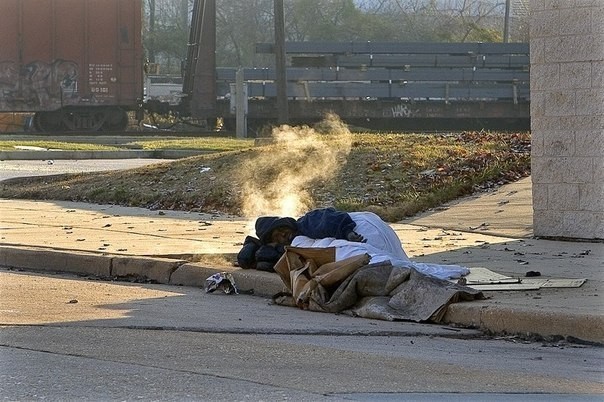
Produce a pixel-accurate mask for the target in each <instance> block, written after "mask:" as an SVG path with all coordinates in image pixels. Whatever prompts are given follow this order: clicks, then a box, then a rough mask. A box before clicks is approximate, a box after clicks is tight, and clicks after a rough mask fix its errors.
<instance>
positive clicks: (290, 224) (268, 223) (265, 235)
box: [256, 216, 298, 244]
mask: <svg viewBox="0 0 604 402" xmlns="http://www.w3.org/2000/svg"><path fill="white" fill-rule="evenodd" d="M280 227H286V228H290V229H292V230H293V231H295V232H297V231H298V225H297V224H296V220H295V219H294V218H289V217H285V218H280V217H278V216H261V217H260V218H258V219H256V237H258V238H259V239H260V241H261V242H262V243H263V244H266V243H268V242H269V241H270V238H271V233H272V232H273V230H275V229H277V228H280Z"/></svg>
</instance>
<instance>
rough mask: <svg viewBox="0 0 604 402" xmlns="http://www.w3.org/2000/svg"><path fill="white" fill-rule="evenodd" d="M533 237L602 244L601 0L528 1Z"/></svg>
mask: <svg viewBox="0 0 604 402" xmlns="http://www.w3.org/2000/svg"><path fill="white" fill-rule="evenodd" d="M530 8H531V10H530V12H531V19H530V25H529V26H530V48H531V75H530V78H531V133H532V153H531V160H532V173H531V175H532V180H533V229H534V234H535V236H542V237H562V238H581V239H604V0H531V2H530Z"/></svg>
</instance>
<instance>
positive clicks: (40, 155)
mask: <svg viewBox="0 0 604 402" xmlns="http://www.w3.org/2000/svg"><path fill="white" fill-rule="evenodd" d="M207 153H210V152H208V151H196V150H180V149H157V150H150V151H146V150H138V149H128V150H123V151H62V150H54V151H52V150H47V151H0V160H49V159H55V160H59V159H76V160H79V159H181V158H187V157H190V156H197V155H204V154H207Z"/></svg>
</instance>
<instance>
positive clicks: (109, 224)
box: [103, 223, 111, 228]
mask: <svg viewBox="0 0 604 402" xmlns="http://www.w3.org/2000/svg"><path fill="white" fill-rule="evenodd" d="M110 226H111V223H108V224H106V225H105V226H103V227H104V228H108V227H110Z"/></svg>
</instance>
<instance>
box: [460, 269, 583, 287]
mask: <svg viewBox="0 0 604 402" xmlns="http://www.w3.org/2000/svg"><path fill="white" fill-rule="evenodd" d="M465 279H466V285H467V286H469V287H471V288H474V289H478V290H492V291H495V290H538V289H541V288H578V287H580V286H581V285H583V284H584V283H585V281H586V280H587V279H564V278H520V277H516V278H515V277H511V276H506V275H502V274H499V273H497V272H493V271H491V270H489V269H487V268H482V267H477V268H470V273H469V274H468V275H466V276H465Z"/></svg>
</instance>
